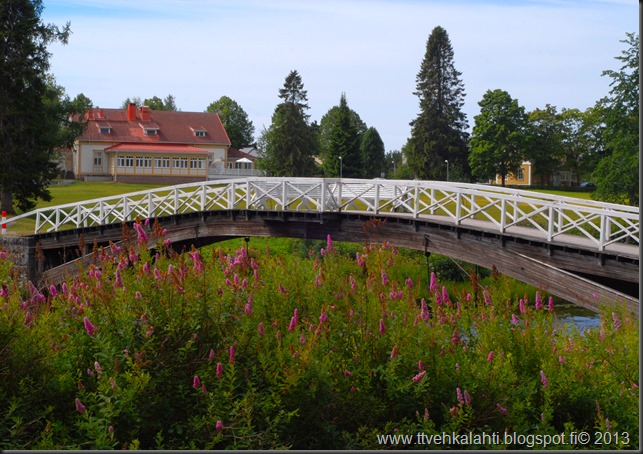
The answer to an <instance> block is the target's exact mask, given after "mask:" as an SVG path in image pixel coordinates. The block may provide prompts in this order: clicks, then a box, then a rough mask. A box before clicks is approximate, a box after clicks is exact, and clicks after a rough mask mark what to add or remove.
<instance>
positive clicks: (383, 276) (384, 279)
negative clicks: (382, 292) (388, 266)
mask: <svg viewBox="0 0 643 454" xmlns="http://www.w3.org/2000/svg"><path fill="white" fill-rule="evenodd" d="M380 275H381V277H382V285H384V286H386V285H388V284H389V280H388V275H387V274H386V270H385V269H384V268H382V271H381V272H380Z"/></svg>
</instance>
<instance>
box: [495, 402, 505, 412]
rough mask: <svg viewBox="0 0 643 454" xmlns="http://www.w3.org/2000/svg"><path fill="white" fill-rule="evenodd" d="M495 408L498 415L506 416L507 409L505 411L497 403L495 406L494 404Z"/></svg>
mask: <svg viewBox="0 0 643 454" xmlns="http://www.w3.org/2000/svg"><path fill="white" fill-rule="evenodd" d="M496 408H497V409H498V411H499V412H500V413H502V414H503V415H506V414H507V409H506V408H505V407H503V406H502V405H500V404H498V403H497V404H496Z"/></svg>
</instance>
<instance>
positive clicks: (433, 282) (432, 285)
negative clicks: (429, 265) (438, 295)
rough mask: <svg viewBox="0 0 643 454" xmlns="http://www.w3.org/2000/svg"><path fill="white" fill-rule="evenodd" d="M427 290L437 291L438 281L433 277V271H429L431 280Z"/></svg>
mask: <svg viewBox="0 0 643 454" xmlns="http://www.w3.org/2000/svg"><path fill="white" fill-rule="evenodd" d="M429 290H431V291H432V292H433V293H435V292H437V290H438V281H437V279H436V278H435V273H434V272H433V271H431V282H430V284H429Z"/></svg>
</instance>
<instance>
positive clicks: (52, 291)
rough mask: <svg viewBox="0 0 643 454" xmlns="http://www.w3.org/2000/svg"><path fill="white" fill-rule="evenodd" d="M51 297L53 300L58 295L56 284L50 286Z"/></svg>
mask: <svg viewBox="0 0 643 454" xmlns="http://www.w3.org/2000/svg"><path fill="white" fill-rule="evenodd" d="M49 295H51V297H52V298H55V297H56V296H57V295H58V290H56V286H55V285H54V284H51V285H50V286H49Z"/></svg>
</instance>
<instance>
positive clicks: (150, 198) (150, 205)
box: [147, 192, 155, 219]
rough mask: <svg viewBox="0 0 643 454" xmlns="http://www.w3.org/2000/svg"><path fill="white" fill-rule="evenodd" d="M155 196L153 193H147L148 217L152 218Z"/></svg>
mask: <svg viewBox="0 0 643 454" xmlns="http://www.w3.org/2000/svg"><path fill="white" fill-rule="evenodd" d="M154 209H155V208H154V196H153V195H152V193H151V192H148V193H147V217H148V219H149V218H152V217H153V216H154Z"/></svg>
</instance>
